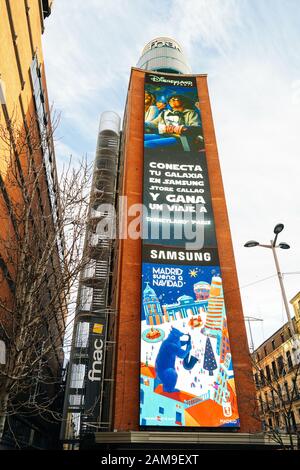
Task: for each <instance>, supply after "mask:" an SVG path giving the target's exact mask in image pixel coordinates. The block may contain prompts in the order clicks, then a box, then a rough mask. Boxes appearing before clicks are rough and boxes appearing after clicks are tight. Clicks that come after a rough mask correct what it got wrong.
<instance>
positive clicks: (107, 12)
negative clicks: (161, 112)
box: [43, 0, 300, 346]
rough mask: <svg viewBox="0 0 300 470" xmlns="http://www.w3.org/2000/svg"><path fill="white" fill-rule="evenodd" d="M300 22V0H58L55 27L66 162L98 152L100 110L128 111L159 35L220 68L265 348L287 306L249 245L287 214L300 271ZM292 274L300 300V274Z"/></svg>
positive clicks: (223, 126)
mask: <svg viewBox="0 0 300 470" xmlns="http://www.w3.org/2000/svg"><path fill="white" fill-rule="evenodd" d="M299 26H300V2H299V1H298V0H285V1H282V0H185V1H184V2H183V1H182V0H181V1H180V0H164V1H162V0H160V1H157V0H154V1H152V2H148V1H146V0H127V1H124V0H123V1H120V0H114V1H110V2H108V1H107V0H106V1H104V0H85V1H84V2H82V1H81V0H73V1H72V2H70V0H56V1H55V2H54V4H53V11H52V14H51V16H50V17H49V18H47V19H46V22H45V27H46V29H45V32H44V35H43V48H44V57H45V66H46V73H47V83H48V93H49V97H50V101H51V102H53V103H54V107H55V108H56V109H57V110H58V111H60V112H61V122H60V127H59V129H58V131H57V141H56V156H57V160H58V161H59V165H60V164H61V163H62V162H63V161H64V160H66V159H67V158H68V156H69V155H70V154H73V155H75V156H76V155H82V154H87V155H88V156H89V157H90V158H91V159H93V157H94V152H95V146H96V138H97V129H98V124H99V117H100V114H101V112H102V111H105V110H108V109H109V110H114V111H116V112H118V113H119V114H120V115H122V112H123V109H124V105H125V100H126V92H127V86H128V80H129V74H130V67H131V66H135V65H136V63H137V61H138V58H139V56H140V54H141V51H142V49H143V47H144V45H145V44H146V43H147V42H149V41H150V40H151V39H153V38H154V37H156V36H170V37H173V38H174V39H176V40H177V41H178V42H179V43H180V44H181V46H182V48H183V50H184V51H185V54H186V56H187V59H188V61H189V63H190V65H191V67H192V70H193V72H194V73H207V74H208V84H209V91H210V97H211V105H212V111H213V116H214V122H215V130H216V136H217V142H218V149H219V156H220V162H221V167H222V174H223V182H224V187H225V194H226V197H227V208H228V214H229V218H230V226H231V232H232V239H233V246H234V252H235V258H236V264H237V269H238V276H239V281H240V287H241V296H242V302H243V307H244V314H245V315H249V316H254V317H261V318H264V322H263V323H260V322H257V323H254V322H253V323H252V332H253V336H254V339H255V343H256V346H258V345H259V343H260V342H262V341H263V340H264V339H266V338H267V337H268V336H269V335H270V334H272V333H273V332H274V331H275V330H276V329H278V328H279V327H280V326H281V325H282V324H283V323H284V322H285V313H284V308H283V302H282V299H281V295H280V290H279V284H278V280H277V278H276V271H275V266H274V261H273V259H272V254H271V250H267V249H262V248H252V249H246V248H243V244H244V243H245V242H246V241H247V240H249V239H257V240H258V241H260V242H261V243H268V242H269V241H270V239H271V237H272V233H273V232H272V231H273V227H274V226H275V224H276V223H278V222H282V223H284V224H285V229H284V232H283V233H282V234H281V235H280V240H279V241H286V242H287V243H289V244H290V245H291V249H290V250H287V251H283V250H279V252H278V256H279V261H280V264H281V269H282V271H283V272H284V273H300V266H299V261H300V240H299V232H300V230H299V229H300V221H299V217H300V210H299V194H298V193H299V190H298V186H299V184H298V181H299V170H300V146H299V135H300V132H299V123H300V54H299V43H300V27H299ZM269 276H273V277H270V278H269V279H267V280H265V281H261V280H262V279H264V278H267V277H269ZM258 281H259V282H258ZM260 281H261V282H260ZM284 281H285V285H286V291H287V295H288V298H289V299H290V298H292V297H293V296H294V295H295V294H296V293H297V292H298V291H299V290H300V274H286V275H285V276H284ZM255 282H257V283H256V284H253V283H255ZM249 284H252V285H249Z"/></svg>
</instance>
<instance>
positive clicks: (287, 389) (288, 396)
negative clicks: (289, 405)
mask: <svg viewBox="0 0 300 470" xmlns="http://www.w3.org/2000/svg"><path fill="white" fill-rule="evenodd" d="M284 390H285V394H286V398H287V399H288V400H290V391H289V386H288V383H287V382H284Z"/></svg>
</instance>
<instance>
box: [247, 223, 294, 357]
mask: <svg viewBox="0 0 300 470" xmlns="http://www.w3.org/2000/svg"><path fill="white" fill-rule="evenodd" d="M283 229H284V225H283V224H277V225H275V227H274V234H275V238H274V240H270V243H271V244H270V245H263V244H261V243H259V242H257V241H255V240H250V241H248V242H247V243H245V245H244V246H245V247H246V248H253V247H255V246H261V247H263V248H270V249H271V250H272V253H273V257H274V261H275V266H276V271H277V276H278V280H279V284H280V289H281V294H282V298H283V303H284V306H285V311H286V315H287V319H288V324H289V327H290V331H291V335H292V339H293V346H294V347H293V349H294V351H295V353H299V352H300V349H299V344H298V339H297V337H296V332H295V328H294V324H293V322H292V319H291V315H290V310H289V304H288V300H287V297H286V293H285V289H284V285H283V277H282V273H281V271H280V267H279V262H278V258H277V254H276V248H281V249H282V250H288V249H289V248H290V245H288V244H287V243H285V242H281V243H279V244H278V245H276V242H277V237H278V235H279V234H280V233H281V232H282V230H283ZM296 360H297V363H298V362H299V361H300V357H299V356H297V358H296Z"/></svg>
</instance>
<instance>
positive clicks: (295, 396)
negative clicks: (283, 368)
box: [292, 377, 299, 400]
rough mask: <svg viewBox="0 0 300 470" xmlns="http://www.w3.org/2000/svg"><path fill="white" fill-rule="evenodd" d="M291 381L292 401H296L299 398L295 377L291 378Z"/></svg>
mask: <svg viewBox="0 0 300 470" xmlns="http://www.w3.org/2000/svg"><path fill="white" fill-rule="evenodd" d="M292 381H293V390H292V393H293V400H297V399H298V397H299V389H298V385H297V379H296V377H293V378H292Z"/></svg>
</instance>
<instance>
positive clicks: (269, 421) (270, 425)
mask: <svg viewBox="0 0 300 470" xmlns="http://www.w3.org/2000/svg"><path fill="white" fill-rule="evenodd" d="M268 423H269V428H270V429H272V427H273V424H272V419H271V418H269V419H268Z"/></svg>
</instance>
